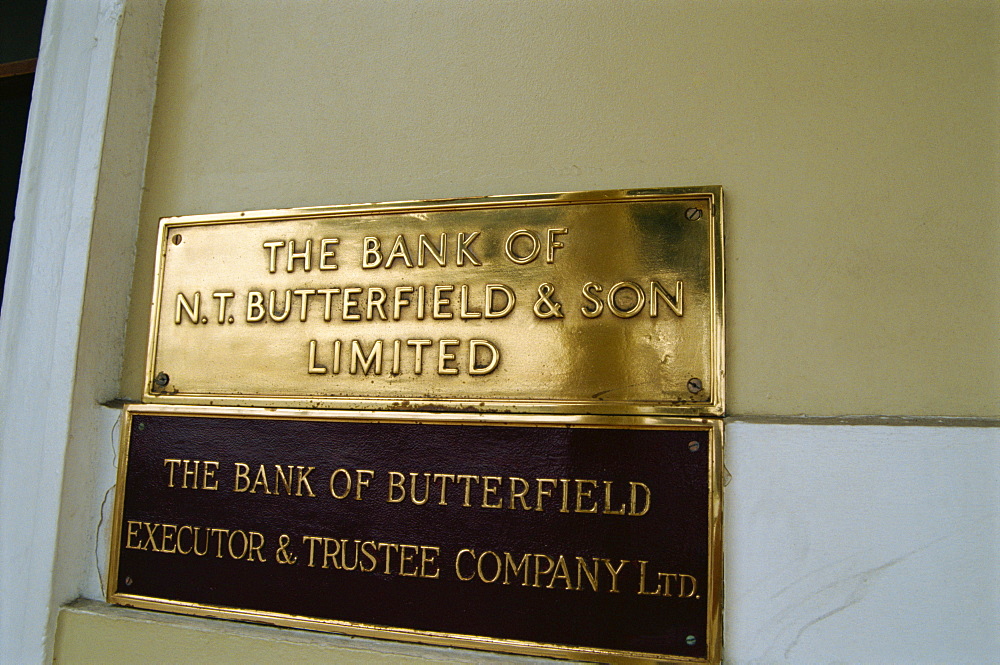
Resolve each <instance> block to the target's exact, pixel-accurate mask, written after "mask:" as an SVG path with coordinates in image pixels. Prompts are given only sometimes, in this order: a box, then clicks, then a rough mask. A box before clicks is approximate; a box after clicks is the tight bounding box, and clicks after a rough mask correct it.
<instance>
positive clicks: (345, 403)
mask: <svg viewBox="0 0 1000 665" xmlns="http://www.w3.org/2000/svg"><path fill="white" fill-rule="evenodd" d="M677 200H692V201H694V200H698V201H705V202H707V206H708V210H709V211H710V213H711V220H710V222H709V242H710V245H711V247H710V269H709V273H710V274H709V281H710V285H711V288H710V290H711V292H712V302H711V315H710V321H709V322H708V328H709V330H710V337H711V340H710V344H709V348H710V351H709V352H710V354H711V359H710V366H711V377H710V379H711V380H710V381H709V386H708V388H709V391H710V395H709V399H708V400H706V401H701V402H692V403H689V404H657V403H653V402H638V401H627V400H623V401H603V400H559V399H554V400H553V399H539V400H525V399H505V398H491V399H478V398H477V399H473V398H447V397H443V398H426V397H420V396H419V395H412V396H409V397H402V398H401V397H378V396H377V395H351V396H346V397H339V396H317V395H309V396H307V395H265V394H258V395H240V394H237V393H236V392H230V393H224V394H223V393H196V392H187V393H176V394H175V393H170V392H165V391H162V390H158V388H157V387H156V385H155V383H154V378H155V373H156V366H155V360H156V350H157V342H158V334H159V320H160V315H161V306H162V302H163V299H162V288H163V284H162V282H163V272H164V269H165V266H164V262H165V258H166V252H167V241H168V238H169V234H170V233H171V231H172V230H174V229H177V228H183V227H185V226H201V225H206V224H239V223H243V222H260V221H275V222H278V221H287V220H292V219H303V220H305V219H315V218H324V217H363V216H379V215H386V214H400V213H427V212H444V211H471V210H489V209H498V208H517V207H542V206H546V207H547V206H564V205H580V204H595V203H618V202H623V201H635V202H644V201H648V202H655V201H677ZM723 229H724V226H723V192H722V187H721V186H719V185H713V186H704V187H669V188H648V189H622V190H600V191H584V192H554V193H542V194H520V195H496V196H483V197H478V198H454V199H431V200H418V201H394V202H387V203H357V204H347V205H332V206H315V207H304V208H286V209H272V210H252V211H242V212H231V213H213V214H201V215H184V216H178V217H163V218H161V219H160V222H159V229H158V235H157V252H156V263H155V268H154V281H153V293H152V301H151V304H150V314H149V332H148V336H147V346H146V365H145V372H144V380H143V391H142V401H143V402H144V403H148V404H186V405H192V406H196V405H209V406H262V407H269V408H275V407H276V408H306V409H312V408H320V409H347V410H354V409H357V410H362V411H378V410H382V409H385V410H407V411H431V412H439V411H449V412H451V411H453V412H462V411H465V412H468V411H491V412H497V413H528V414H546V413H566V414H594V415H630V414H631V415H659V416H682V417H700V416H722V415H724V414H725V409H726V400H725V395H726V381H725V378H726V377H725V270H724V265H723V264H724V261H723V256H724V234H723Z"/></svg>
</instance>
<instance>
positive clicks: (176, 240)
mask: <svg viewBox="0 0 1000 665" xmlns="http://www.w3.org/2000/svg"><path fill="white" fill-rule="evenodd" d="M182 239H183V238H181V234H180V233H175V234H174V237H173V238H171V239H170V242H172V243H174V244H175V245H179V244H181V240H182Z"/></svg>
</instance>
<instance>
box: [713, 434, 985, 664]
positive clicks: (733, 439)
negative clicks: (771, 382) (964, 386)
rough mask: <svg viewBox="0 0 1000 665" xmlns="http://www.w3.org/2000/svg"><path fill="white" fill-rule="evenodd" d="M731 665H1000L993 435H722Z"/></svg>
mask: <svg viewBox="0 0 1000 665" xmlns="http://www.w3.org/2000/svg"><path fill="white" fill-rule="evenodd" d="M726 467H727V468H728V470H729V472H730V473H731V474H732V481H731V482H730V484H729V486H728V487H727V488H726V495H725V502H726V507H725V510H726V519H725V528H726V533H725V557H726V601H725V602H726V612H725V621H726V626H725V657H726V662H727V663H834V662H841V663H844V662H846V663H900V664H903V663H988V662H997V661H998V660H1000V430H998V429H996V428H959V427H912V426H898V427H890V426H882V427H873V426H830V425H814V426H806V425H751V424H748V423H741V422H734V423H730V424H729V425H728V426H727V428H726Z"/></svg>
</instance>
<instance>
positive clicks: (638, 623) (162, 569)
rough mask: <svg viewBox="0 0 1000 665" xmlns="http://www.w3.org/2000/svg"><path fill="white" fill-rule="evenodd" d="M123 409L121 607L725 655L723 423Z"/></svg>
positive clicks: (532, 647) (113, 590) (472, 643)
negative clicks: (722, 644)
mask: <svg viewBox="0 0 1000 665" xmlns="http://www.w3.org/2000/svg"><path fill="white" fill-rule="evenodd" d="M523 418H524V419H523V420H521V421H517V420H512V418H511V417H510V416H507V417H506V418H505V419H504V422H502V423H500V422H491V421H490V420H489V419H488V418H487V417H481V416H470V417H469V419H467V420H462V419H461V417H460V416H454V415H452V416H440V417H434V416H422V417H418V416H416V415H399V416H398V417H395V418H393V417H392V416H387V415H386V414H377V415H376V414H367V417H366V415H365V414H360V415H359V414H357V413H354V414H344V413H337V414H334V415H322V416H318V415H316V414H315V413H309V412H305V411H301V412H293V411H283V412H267V413H266V417H265V416H262V415H261V412H260V411H259V410H258V411H250V410H246V409H244V410H238V409H211V408H190V407H157V406H134V407H129V408H128V409H127V410H126V418H125V424H124V428H123V429H124V434H123V455H122V460H123V463H122V464H121V470H120V476H119V485H118V497H117V504H116V511H115V529H114V535H113V544H112V570H111V575H110V580H111V582H110V585H109V587H110V588H109V594H108V595H109V600H110V601H111V602H115V603H119V604H123V605H132V606H135V607H143V608H151V609H165V610H170V611H179V612H185V613H193V614H201V615H206V616H219V617H226V618H237V619H244V620H251V621H260V622H267V623H275V624H280V625H291V626H298V627H305V628H314V629H320V630H329V631H337V632H345V633H350V634H356V635H368V636H376V637H387V638H393V639H409V640H413V641H421V642H428V643H438V644H442V643H443V644H449V645H453V646H469V647H478V648H488V649H495V650H503V651H513V652H519V653H529V654H540V655H557V656H560V655H561V656H569V657H574V658H596V659H602V660H605V659H609V658H611V659H629V658H650V657H656V658H674V659H676V660H679V661H684V662H688V661H696V662H713V661H715V660H717V658H718V643H719V635H720V632H719V630H720V626H719V612H720V605H721V602H720V595H719V594H720V589H719V586H720V584H719V578H720V574H721V567H720V562H721V561H720V558H721V547H720V543H721V533H720V529H721V496H720V485H719V482H718V476H719V469H720V468H721V440H720V439H721V437H720V434H721V429H720V427H721V426H720V425H718V424H716V423H712V422H710V421H706V420H686V421H678V420H668V419H654V418H649V419H643V420H642V421H641V422H642V424H641V425H636V424H635V421H634V420H633V421H626V420H624V419H621V418H617V419H615V418H606V417H605V418H599V417H574V418H569V417H557V416H553V417H548V418H540V417H538V416H533V417H530V420H529V417H523Z"/></svg>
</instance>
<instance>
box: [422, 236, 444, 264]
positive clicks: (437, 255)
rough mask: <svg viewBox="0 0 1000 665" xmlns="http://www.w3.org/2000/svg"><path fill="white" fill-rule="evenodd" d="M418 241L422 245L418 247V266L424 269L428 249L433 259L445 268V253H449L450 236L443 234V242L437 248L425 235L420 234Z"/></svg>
mask: <svg viewBox="0 0 1000 665" xmlns="http://www.w3.org/2000/svg"><path fill="white" fill-rule="evenodd" d="M418 240H419V243H420V244H419V245H418V246H417V265H418V266H420V267H421V268H423V267H424V265H425V261H424V250H425V249H426V250H427V251H428V252H430V254H431V258H433V259H434V260H435V261H437V263H438V265H439V266H441V267H442V268H443V267H444V266H445V253H447V251H448V234H446V233H442V234H441V242H440V244H439V245H438V246H437V247H435V246H434V245H432V244H431V242H430V241H429V240H428V239H427V236H425V235H424V234H423V233H421V234H420V236H419V238H418Z"/></svg>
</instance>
